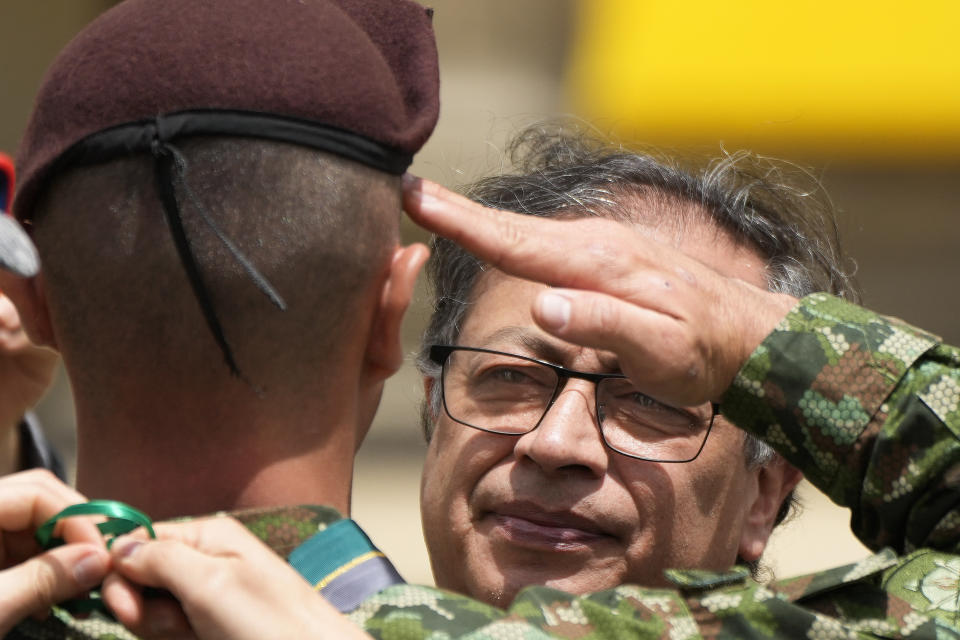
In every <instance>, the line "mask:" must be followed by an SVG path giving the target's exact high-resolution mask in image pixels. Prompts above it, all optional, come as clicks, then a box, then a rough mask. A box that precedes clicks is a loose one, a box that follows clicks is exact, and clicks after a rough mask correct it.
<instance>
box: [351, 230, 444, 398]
mask: <svg viewBox="0 0 960 640" xmlns="http://www.w3.org/2000/svg"><path fill="white" fill-rule="evenodd" d="M428 257H430V250H429V249H427V247H426V245H423V244H419V243H415V244H412V245H410V246H408V247H397V248H396V249H395V250H394V253H393V260H392V261H391V263H390V270H389V273H388V275H387V278H386V280H385V281H384V283H383V287H382V288H381V290H380V298H379V302H378V304H377V310H376V314H375V316H374V319H373V323H372V325H371V329H370V336H369V339H368V340H367V350H366V368H367V372H368V374H371V375H372V376H373V377H374V378H375V379H386V378H388V377H390V376H391V375H393V374H394V373H396V371H397V370H398V369H399V368H400V366H401V365H402V364H403V338H402V335H401V334H402V328H403V316H404V314H405V313H406V311H407V307H409V306H410V301H411V300H412V299H413V290H414V286H415V285H416V282H417V275H418V274H419V273H420V269H421V268H422V267H423V264H424V263H425V262H426V261H427V258H428Z"/></svg>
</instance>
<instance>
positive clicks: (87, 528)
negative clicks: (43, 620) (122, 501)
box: [0, 471, 110, 637]
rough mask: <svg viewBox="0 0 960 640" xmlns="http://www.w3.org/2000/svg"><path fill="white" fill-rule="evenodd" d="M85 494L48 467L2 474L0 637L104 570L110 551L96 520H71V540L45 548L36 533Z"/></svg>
mask: <svg viewBox="0 0 960 640" xmlns="http://www.w3.org/2000/svg"><path fill="white" fill-rule="evenodd" d="M85 501H86V499H85V498H84V497H83V496H82V495H80V494H79V493H77V492H76V491H74V490H73V489H71V488H69V487H67V486H66V485H64V484H63V483H62V482H60V481H59V480H57V479H56V478H55V477H54V476H53V475H52V474H50V473H49V472H47V471H25V472H23V473H18V474H13V475H10V476H6V477H4V478H0V603H2V606H0V636H3V637H6V634H7V632H8V631H10V629H12V628H13V627H14V625H16V624H17V623H18V622H20V621H21V620H23V619H24V618H26V617H28V616H31V615H42V614H44V613H45V612H46V611H47V610H49V608H50V606H51V605H52V604H54V603H57V602H60V601H63V600H67V599H69V598H74V597H77V596H79V595H81V594H83V593H84V592H86V591H88V590H89V589H91V588H93V587H94V586H96V585H97V584H99V583H100V581H101V580H102V579H103V577H104V576H105V575H106V573H107V570H108V569H109V566H110V556H109V554H108V553H107V551H106V548H105V547H104V544H103V540H102V538H101V537H100V534H99V532H98V531H97V528H96V526H95V525H94V524H92V523H91V522H89V521H86V520H83V519H71V520H69V521H67V522H65V523H64V524H63V526H62V531H61V534H62V535H63V537H64V538H65V539H66V540H68V541H70V544H66V545H64V546H61V547H57V548H55V549H52V550H50V551H46V552H43V553H41V549H40V548H39V546H38V545H37V543H36V541H35V540H34V538H33V532H34V531H35V530H36V528H37V527H39V526H40V525H42V524H43V523H44V522H45V521H46V520H47V519H49V518H51V517H52V516H54V515H56V514H57V513H58V512H60V511H61V510H62V509H63V508H65V507H67V506H69V505H71V504H76V503H77V502H85Z"/></svg>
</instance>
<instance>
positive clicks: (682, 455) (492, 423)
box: [443, 350, 713, 461]
mask: <svg viewBox="0 0 960 640" xmlns="http://www.w3.org/2000/svg"><path fill="white" fill-rule="evenodd" d="M443 375H444V377H443V385H444V387H443V393H444V402H445V404H446V410H447V413H448V414H449V416H450V417H451V418H453V419H454V420H456V421H457V422H460V423H463V424H466V425H468V426H471V427H474V428H477V429H482V430H484V431H490V432H493V433H502V434H512V435H520V434H524V433H527V432H529V431H532V430H533V429H535V428H536V427H537V425H538V424H539V423H540V421H541V420H542V419H543V417H544V416H545V414H546V412H547V411H548V410H549V408H550V402H551V400H552V399H553V398H554V395H555V393H556V391H557V387H558V385H559V384H560V377H561V376H560V375H559V374H558V372H557V371H555V370H554V369H551V368H550V367H547V366H544V365H542V364H539V363H536V362H532V361H530V360H526V359H524V358H520V357H517V356H512V355H508V354H499V353H486V352H479V351H468V350H456V351H453V352H452V353H451V354H450V356H449V358H448V359H447V361H446V363H445V365H444V374H443ZM596 394H597V395H596V411H597V414H598V415H597V421H598V423H599V424H600V429H601V433H602V434H603V438H604V440H605V441H606V443H607V445H608V446H610V447H611V448H613V449H615V450H617V451H619V452H621V453H625V454H627V455H630V456H636V457H640V458H645V459H649V460H661V461H685V460H690V459H693V458H695V457H696V455H697V453H698V452H699V451H700V449H701V448H702V446H703V443H704V440H705V439H706V437H707V433H708V432H709V429H710V424H711V421H712V417H713V409H712V407H711V405H710V404H705V405H703V406H701V407H695V408H683V409H678V408H674V407H670V406H668V405H665V404H663V403H660V402H658V401H656V400H654V399H652V398H650V397H649V396H646V395H644V394H643V393H641V392H640V391H638V390H637V389H636V387H635V386H634V385H633V384H632V383H631V382H630V381H629V380H627V379H625V378H615V377H614V378H603V379H601V380H599V381H598V382H597V384H596Z"/></svg>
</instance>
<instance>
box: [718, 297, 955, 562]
mask: <svg viewBox="0 0 960 640" xmlns="http://www.w3.org/2000/svg"><path fill="white" fill-rule="evenodd" d="M958 407H960V350H958V349H956V348H954V347H949V346H946V345H943V344H941V343H940V341H939V339H937V338H936V337H934V336H931V335H930V334H927V333H925V332H923V331H920V330H918V329H915V328H913V327H911V326H909V325H907V324H904V323H902V322H900V321H898V320H894V319H890V318H885V317H882V316H879V315H877V314H875V313H872V312H870V311H867V310H866V309H863V308H861V307H857V306H855V305H852V304H849V303H846V302H843V301H841V300H839V299H837V298H834V297H831V296H828V295H825V294H815V295H812V296H808V297H807V298H804V299H803V300H802V301H801V302H800V304H799V305H798V306H797V307H796V308H794V309H793V310H792V311H791V312H790V313H789V314H788V315H787V317H786V318H784V320H783V321H782V322H781V323H780V325H779V326H778V327H777V328H776V329H775V330H774V331H773V332H772V333H771V334H770V335H769V336H768V337H767V339H766V340H764V342H763V343H762V344H761V345H760V346H759V347H758V348H757V349H756V351H755V352H754V353H753V354H752V356H751V357H750V359H749V360H748V362H747V363H746V364H745V365H744V367H743V369H741V371H740V372H739V374H738V376H737V378H736V380H735V381H734V384H733V385H732V387H731V388H730V389H729V390H728V391H727V393H726V395H725V396H724V398H723V401H722V403H721V410H722V412H723V414H724V415H725V416H726V417H727V418H728V419H730V420H732V421H733V422H734V423H735V424H737V425H738V426H740V427H741V428H743V429H745V430H746V431H748V432H750V433H753V434H755V435H757V436H759V437H761V438H763V439H764V440H765V441H767V442H768V443H770V444H771V445H772V446H773V447H774V448H775V449H776V450H777V451H779V452H780V453H781V454H782V455H783V456H784V457H785V458H786V459H787V460H789V461H790V462H791V463H792V464H793V465H795V466H796V467H797V468H798V469H800V470H801V471H802V472H803V474H804V475H805V476H806V478H807V479H808V480H810V481H811V482H812V483H813V484H815V485H816V486H817V487H819V488H820V489H821V490H823V491H824V492H825V493H826V494H827V495H829V496H830V498H831V499H833V500H834V501H835V502H837V503H838V504H841V505H844V506H847V507H850V509H851V510H852V513H853V516H852V519H851V524H852V527H853V531H854V533H855V534H856V535H857V536H858V537H859V538H860V540H862V541H863V542H864V543H865V544H867V545H868V546H870V547H872V548H874V549H879V548H881V547H884V546H890V547H893V548H894V549H896V550H897V551H899V552H905V551H911V550H912V549H915V548H919V547H930V548H933V549H937V550H941V551H949V552H957V551H958V550H960V510H958V509H957V506H958V504H960V485H958V483H960V439H958V431H960V408H958Z"/></svg>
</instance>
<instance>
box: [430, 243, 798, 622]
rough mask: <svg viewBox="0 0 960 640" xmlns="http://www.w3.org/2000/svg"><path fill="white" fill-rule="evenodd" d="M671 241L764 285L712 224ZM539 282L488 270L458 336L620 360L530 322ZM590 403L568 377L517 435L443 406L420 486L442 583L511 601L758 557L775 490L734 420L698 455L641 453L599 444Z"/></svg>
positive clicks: (571, 361)
mask: <svg viewBox="0 0 960 640" xmlns="http://www.w3.org/2000/svg"><path fill="white" fill-rule="evenodd" d="M649 233H654V232H652V231H651V232H649ZM654 235H657V234H656V233H654ZM661 239H663V236H661ZM672 241H673V242H674V243H675V244H677V246H678V247H679V248H680V249H681V250H682V251H684V252H685V253H687V254H688V255H692V256H694V257H696V258H697V259H699V260H701V261H703V262H705V263H706V264H708V265H709V266H711V267H713V268H714V269H716V270H718V271H719V272H721V273H723V274H725V275H729V276H734V277H738V278H741V279H743V280H746V281H748V282H751V283H753V284H756V285H757V286H764V280H763V271H762V267H763V260H762V258H761V257H760V256H759V255H757V254H756V253H754V252H752V251H749V250H745V249H743V248H740V247H736V246H734V245H733V244H732V243H731V242H729V240H728V239H727V238H726V237H725V236H718V235H717V234H716V233H715V232H714V231H713V230H712V229H711V228H704V227H701V226H697V225H692V224H691V225H689V226H688V228H687V229H686V230H685V232H684V235H683V236H682V238H681V239H680V240H679V242H677V241H676V238H673V239H672ZM543 289H545V287H544V286H543V285H540V284H536V283H532V282H529V281H525V280H520V279H517V278H513V277H510V276H506V275H504V274H502V273H500V272H498V271H492V270H491V271H489V272H487V273H485V274H484V275H483V276H482V277H481V279H480V281H479V282H478V283H477V286H476V289H475V291H474V292H473V300H474V301H475V304H473V305H471V307H470V310H469V312H468V315H467V317H466V319H465V322H464V324H463V327H462V332H461V334H460V338H459V344H460V345H462V346H471V347H483V348H487V349H493V350H497V351H504V352H508V353H515V354H520V355H525V356H530V357H533V358H537V359H541V360H546V361H549V362H553V363H555V364H559V365H562V366H564V367H567V368H570V369H576V370H579V371H590V372H604V373H607V372H617V371H619V369H618V366H617V360H616V357H615V356H614V355H613V354H612V353H609V352H598V351H596V350H594V349H587V348H583V347H578V346H575V345H571V344H569V343H565V342H563V341H561V340H558V339H556V338H553V337H551V336H549V335H548V334H546V333H545V332H543V331H542V330H540V329H539V328H538V327H537V326H536V324H535V323H534V322H533V319H532V317H531V315H530V308H531V305H532V304H533V301H534V299H535V298H536V296H537V294H538V293H539V292H540V291H542V290H543ZM594 406H595V405H594V384H593V383H592V382H589V381H585V380H578V379H571V380H568V381H567V383H566V385H565V386H564V387H563V390H562V392H561V393H560V395H559V396H558V398H557V400H556V402H555V404H554V405H553V406H552V407H551V408H550V410H549V412H548V413H547V414H546V416H545V417H544V418H543V420H542V422H541V423H540V425H539V426H538V427H537V428H536V429H535V430H533V431H531V432H530V433H527V434H525V435H522V436H507V435H498V434H491V433H486V432H483V431H478V430H476V429H472V428H470V427H467V426H464V425H462V424H459V423H456V422H454V421H453V420H451V419H450V418H449V417H448V416H447V415H446V413H445V412H443V410H442V409H441V412H440V415H438V416H436V417H435V422H436V430H435V433H434V435H433V438H432V440H431V442H430V447H429V451H428V454H427V460H426V464H425V467H424V473H423V481H422V486H421V509H422V517H423V528H424V535H425V538H426V542H427V547H428V549H429V552H430V559H431V563H432V565H433V571H434V575H435V578H436V580H437V584H438V585H439V586H441V587H444V588H448V589H452V590H455V591H459V592H462V593H466V594H468V595H470V596H473V597H475V598H478V599H481V600H485V601H488V602H492V603H494V604H500V605H506V604H508V603H509V602H510V601H511V600H512V599H513V597H514V596H515V594H516V592H517V591H518V590H519V589H520V588H522V587H524V586H526V585H531V584H539V585H547V586H550V587H555V588H559V589H562V590H564V591H569V592H574V593H583V592H589V591H596V590H600V589H605V588H610V587H613V586H616V585H618V584H622V583H639V584H644V585H662V584H664V578H663V570H664V569H667V568H689V567H698V568H705V569H722V568H726V567H729V566H730V565H732V564H733V563H734V562H735V561H736V557H737V554H738V552H740V553H743V554H744V556H745V557H746V558H747V559H749V560H752V559H755V557H756V556H758V555H759V553H753V551H750V550H755V549H756V548H757V545H756V542H757V540H756V536H757V535H761V536H762V538H763V540H762V542H763V543H765V541H766V535H767V534H768V533H769V526H768V525H764V526H763V527H757V526H755V525H752V524H750V523H752V522H754V521H755V520H756V519H757V517H758V514H757V513H756V511H757V509H767V510H769V508H770V504H772V503H773V502H775V501H772V500H769V499H764V496H763V494H764V492H766V491H767V488H765V486H764V483H762V482H760V481H759V471H757V470H748V469H747V468H746V464H745V461H744V454H743V439H744V434H743V432H742V431H740V430H739V429H737V428H736V427H734V426H733V425H731V424H729V423H727V422H726V421H725V420H724V419H723V418H722V417H719V416H718V417H717V419H716V420H715V422H714V426H713V430H712V431H711V433H710V436H709V438H708V439H707V442H706V446H705V447H704V449H703V451H702V453H701V454H700V456H699V457H698V458H696V459H695V460H693V461H692V462H688V463H654V462H647V461H641V460H636V459H632V458H628V457H626V456H623V455H621V454H618V453H616V452H614V451H612V450H610V449H608V448H607V447H606V446H605V445H604V443H603V441H602V440H601V437H600V432H599V429H598V426H597V418H596V415H595V408H594ZM776 506H779V504H776ZM761 529H762V530H763V531H762V532H759V533H758V531H759V530H761ZM760 548H761V549H762V544H761V545H760ZM750 556H754V557H750Z"/></svg>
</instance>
